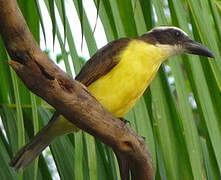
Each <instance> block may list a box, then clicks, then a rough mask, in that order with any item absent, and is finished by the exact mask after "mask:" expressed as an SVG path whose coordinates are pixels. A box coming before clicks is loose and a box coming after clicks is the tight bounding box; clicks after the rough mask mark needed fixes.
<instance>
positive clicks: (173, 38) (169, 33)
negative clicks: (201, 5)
mask: <svg viewBox="0 0 221 180" xmlns="http://www.w3.org/2000/svg"><path fill="white" fill-rule="evenodd" d="M142 37H143V38H142V39H144V40H145V41H148V42H149V43H151V44H169V45H179V44H181V43H182V42H183V41H185V40H187V39H189V38H188V36H187V35H186V34H185V33H184V32H183V31H182V30H179V29H177V28H172V27H168V28H155V29H153V30H152V31H150V32H148V33H147V34H145V35H143V36H142Z"/></svg>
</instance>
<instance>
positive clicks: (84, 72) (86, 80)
mask: <svg viewBox="0 0 221 180" xmlns="http://www.w3.org/2000/svg"><path fill="white" fill-rule="evenodd" d="M129 41H130V39H128V38H121V39H118V40H115V41H112V42H110V43H108V44H107V45H106V46H104V47H103V48H101V49H100V50H98V51H97V53H95V54H94V55H93V56H92V57H91V58H90V59H89V60H88V61H87V63H86V64H85V65H84V66H83V67H82V69H81V71H80V72H79V74H78V75H77V76H76V78H75V79H76V80H78V81H80V82H81V83H83V84H84V85H85V86H89V85H90V84H91V83H93V82H94V81H96V80H97V79H99V78H100V77H101V76H103V75H105V74H107V73H108V72H109V71H110V70H111V69H112V68H113V67H114V66H116V65H117V64H118V62H119V58H117V56H118V55H119V53H120V52H121V51H122V50H123V49H124V47H126V46H127V44H128V42H129Z"/></svg>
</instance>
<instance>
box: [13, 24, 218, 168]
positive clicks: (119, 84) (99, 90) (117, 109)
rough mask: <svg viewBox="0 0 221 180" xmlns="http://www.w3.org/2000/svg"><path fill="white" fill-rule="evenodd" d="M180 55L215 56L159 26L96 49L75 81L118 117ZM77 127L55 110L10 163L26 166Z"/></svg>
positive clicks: (169, 28) (182, 34)
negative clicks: (168, 63) (164, 64)
mask: <svg viewBox="0 0 221 180" xmlns="http://www.w3.org/2000/svg"><path fill="white" fill-rule="evenodd" d="M181 54H195V55H200V56H205V57H210V58H215V56H214V55H213V53H212V52H211V51H210V50H209V49H208V48H207V47H206V46H204V45H202V44H200V43H198V42H196V41H194V40H192V39H191V38H190V37H188V35H187V34H186V33H185V32H184V31H183V30H181V29H180V28H178V27H174V26H159V27H155V28H153V29H151V30H150V31H148V32H147V33H145V34H143V35H141V36H139V37H136V38H127V37H124V38H120V39H118V40H114V41H112V42H110V43H108V44H107V45H105V46H104V47H103V48H101V49H99V50H98V51H97V52H96V53H95V54H94V55H93V56H92V57H91V58H90V59H89V60H88V61H87V62H86V64H85V65H84V66H83V67H82V69H81V71H80V72H79V74H78V75H77V76H76V77H75V80H77V81H79V82H81V83H82V84H84V85H85V86H86V87H87V88H88V90H89V91H90V93H91V94H92V95H93V96H94V97H95V98H96V99H97V100H98V102H99V103H101V104H102V105H103V106H104V107H105V108H106V109H107V110H108V111H109V112H111V113H112V114H113V115H114V116H116V117H118V118H121V119H122V120H123V117H124V116H125V115H126V114H127V112H128V111H129V110H130V109H131V108H132V107H133V106H134V105H135V103H136V102H137V100H138V99H139V98H140V97H141V96H142V94H143V93H144V91H145V90H146V88H147V87H148V86H149V84H150V83H151V81H152V80H153V78H154V77H155V75H156V73H157V71H158V69H159V67H160V65H161V64H162V62H163V61H165V60H166V59H168V58H170V57H172V56H177V55H181ZM78 131H79V129H78V128H77V127H76V126H74V124H72V123H71V122H70V121H68V120H67V119H65V118H64V117H63V116H62V115H60V114H59V113H58V112H55V114H54V115H53V117H52V118H51V120H50V121H49V123H48V124H47V125H46V126H45V127H44V128H42V130H40V131H39V133H37V135H36V136H34V137H33V138H31V140H30V141H29V143H28V144H26V145H25V146H24V147H22V148H21V150H19V151H18V152H17V153H16V154H15V156H14V157H13V158H12V160H11V162H10V163H9V165H10V166H12V167H13V168H14V169H15V170H19V169H24V168H26V167H27V166H28V165H29V164H31V162H32V161H33V160H34V159H35V158H36V157H37V156H38V155H40V154H41V152H42V151H43V150H44V149H45V148H46V147H47V146H48V145H49V144H50V143H51V142H52V141H53V140H54V139H55V138H56V137H57V136H61V135H64V134H67V133H71V132H78Z"/></svg>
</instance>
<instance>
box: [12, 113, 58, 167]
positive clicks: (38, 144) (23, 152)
mask: <svg viewBox="0 0 221 180" xmlns="http://www.w3.org/2000/svg"><path fill="white" fill-rule="evenodd" d="M57 117H58V116H57V114H56V113H55V114H54V115H53V117H52V119H51V121H50V122H49V123H48V125H47V126H45V127H44V128H43V129H42V130H41V131H40V132H39V133H38V134H37V135H36V136H34V137H33V138H32V139H31V140H30V142H29V143H28V144H26V145H25V146H23V147H22V148H21V149H20V150H19V151H18V152H17V153H16V155H15V156H14V157H13V159H12V160H11V162H10V163H9V165H10V166H11V167H13V168H14V169H15V170H18V169H23V168H26V167H27V166H28V165H29V164H30V163H31V162H32V161H33V160H34V159H35V158H36V157H37V156H38V155H40V154H41V152H42V151H43V150H44V149H45V148H46V147H47V146H48V145H49V144H50V143H51V142H52V141H53V139H54V138H55V137H56V136H53V135H52V134H51V133H50V129H51V127H52V125H53V124H54V122H55V121H56V119H57Z"/></svg>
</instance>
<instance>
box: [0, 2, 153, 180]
mask: <svg viewBox="0 0 221 180" xmlns="http://www.w3.org/2000/svg"><path fill="white" fill-rule="evenodd" d="M0 34H1V37H2V39H3V41H4V43H5V47H6V49H7V51H8V53H9V55H10V57H11V59H12V60H13V61H11V62H10V65H11V67H12V68H13V69H14V70H15V71H16V73H17V75H18V76H19V77H20V78H21V79H22V81H23V82H24V84H25V85H26V86H27V87H28V89H30V91H32V92H34V93H35V94H37V95H38V96H40V97H42V98H43V99H44V100H45V101H47V102H48V103H49V104H50V105H52V106H53V107H54V108H55V109H56V110H58V111H59V112H60V113H61V114H62V115H63V116H65V117H66V118H67V119H68V120H69V121H70V122H72V123H73V124H75V125H76V126H78V127H79V128H81V129H82V130H84V131H86V132H88V133H89V134H91V135H93V136H94V137H96V138H98V139H100V140H101V141H102V142H103V143H105V144H106V145H108V146H110V147H112V149H113V150H114V152H115V154H116V155H117V158H118V162H119V166H120V171H121V178H122V179H124V180H126V179H128V177H129V170H130V171H131V175H132V179H137V180H141V179H142V180H151V179H154V170H153V163H152V158H151V156H150V153H149V151H148V148H147V146H146V144H145V140H144V139H143V138H142V137H140V136H138V135H137V134H136V133H135V132H133V131H132V130H130V129H129V128H128V127H126V126H125V123H123V122H122V121H121V120H119V119H117V118H116V117H114V116H113V115H112V114H111V113H109V112H108V111H107V110H106V109H105V108H104V107H103V106H102V105H100V104H99V103H98V102H97V101H96V99H95V98H94V97H93V96H92V95H91V94H90V93H89V91H88V90H87V88H86V87H85V86H84V85H82V84H81V83H79V82H77V81H75V80H73V79H71V78H70V77H69V76H68V75H67V74H66V73H65V72H63V71H62V70H61V69H60V68H59V67H58V66H56V65H55V64H54V63H53V62H52V61H51V60H50V59H49V57H48V56H47V55H46V54H44V53H43V52H42V51H41V49H40V48H39V46H38V44H37V43H36V41H35V40H34V38H33V36H32V34H31V33H30V31H29V29H28V26H27V24H26V22H25V20H24V18H23V15H22V13H21V11H20V9H19V8H18V5H17V2H16V0H7V1H6V0H0Z"/></svg>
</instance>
